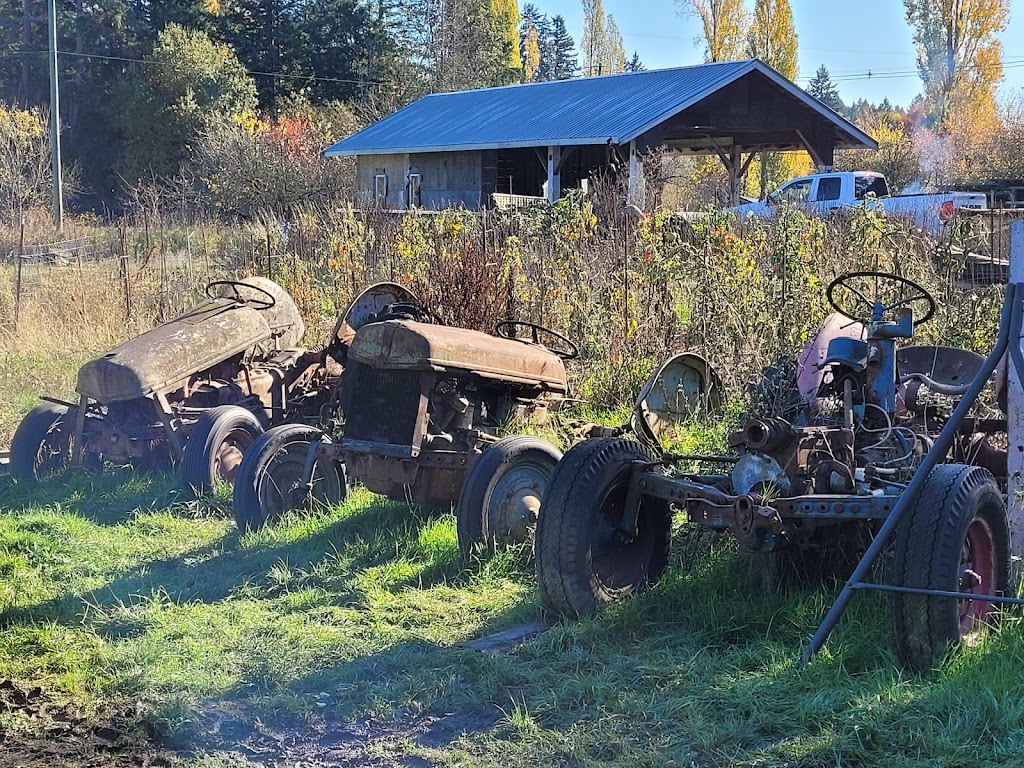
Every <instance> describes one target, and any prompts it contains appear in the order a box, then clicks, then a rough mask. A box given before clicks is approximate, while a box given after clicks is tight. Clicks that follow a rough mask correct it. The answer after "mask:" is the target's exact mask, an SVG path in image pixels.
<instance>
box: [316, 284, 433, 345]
mask: <svg viewBox="0 0 1024 768" xmlns="http://www.w3.org/2000/svg"><path fill="white" fill-rule="evenodd" d="M395 304H408V305H410V306H419V299H417V298H416V296H415V295H413V293H412V291H410V290H409V289H408V288H403V287H402V286H401V285H398V284H397V283H377V284H376V285H371V286H370V287H369V288H367V289H366V290H365V291H363V292H362V293H360V294H359V295H358V296H356V297H355V298H354V299H353V300H352V301H351V302H350V303H349V305H348V306H347V307H346V308H345V311H344V312H343V313H342V314H341V317H340V318H338V323H337V325H335V327H334V333H332V334H331V338H332V339H334V340H336V341H338V342H340V343H341V344H344V345H345V346H349V345H351V343H352V340H353V339H354V338H355V336H356V331H358V330H359V329H360V328H362V327H363V326H364V325H366V324H367V323H371V322H374V321H375V320H376V319H377V318H378V317H379V316H380V315H381V314H382V313H384V312H386V311H387V310H388V309H389V308H390V307H393V306H394V305H395Z"/></svg>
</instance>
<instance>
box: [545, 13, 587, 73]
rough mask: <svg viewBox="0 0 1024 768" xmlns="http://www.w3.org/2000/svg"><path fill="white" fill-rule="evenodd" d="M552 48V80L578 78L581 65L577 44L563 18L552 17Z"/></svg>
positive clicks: (550, 37)
mask: <svg viewBox="0 0 1024 768" xmlns="http://www.w3.org/2000/svg"><path fill="white" fill-rule="evenodd" d="M549 39H550V40H551V48H552V61H553V64H552V67H551V77H550V79H551V80H568V79H570V78H573V77H576V75H577V73H578V72H579V68H580V67H579V64H578V63H577V58H576V44H575V43H574V42H573V39H572V36H571V35H570V34H569V31H568V30H567V29H566V28H565V19H564V18H562V17H561V16H552V17H551V34H550V36H549Z"/></svg>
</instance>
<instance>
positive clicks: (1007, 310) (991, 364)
mask: <svg viewBox="0 0 1024 768" xmlns="http://www.w3.org/2000/svg"><path fill="white" fill-rule="evenodd" d="M1022 298H1024V283H1009V284H1007V286H1006V291H1005V293H1004V295H1003V311H1002V313H1001V314H1000V318H999V334H998V336H997V337H996V343H995V346H994V347H993V349H992V351H991V352H990V353H989V355H988V357H987V358H985V362H984V363H983V364H982V366H981V370H979V371H978V375H977V376H975V377H974V381H972V382H971V386H970V387H969V388H968V390H967V392H966V393H965V394H964V397H963V399H962V400H960V402H959V403H957V406H956V408H954V409H953V413H952V414H951V415H950V417H949V420H948V421H947V422H946V423H945V425H943V427H942V431H941V432H939V434H938V436H937V437H936V438H935V442H934V443H933V445H932V447H931V449H930V450H929V451H928V453H926V454H925V456H924V459H922V460H921V465H920V466H919V467H918V468H917V472H915V473H914V477H913V478H912V479H911V481H910V483H909V484H908V485H907V489H906V490H905V491H904V492H903V493H901V494H900V497H899V499H898V500H897V501H896V504H895V506H894V507H893V508H892V512H890V513H889V516H888V517H886V519H885V522H884V523H882V527H881V528H879V529H878V533H877V534H876V535H875V538H874V540H873V541H872V542H871V546H869V547H868V549H867V551H866V552H865V553H864V556H863V557H862V558H861V559H860V562H859V563H857V567H856V568H854V570H853V573H852V574H850V578H849V580H847V582H846V585H845V586H844V587H843V589H842V591H841V592H840V593H839V596H838V597H837V598H836V601H835V603H833V604H832V607H831V608H830V609H829V612H828V613H827V614H826V615H825V618H824V619H822V622H821V626H819V627H818V631H817V632H815V633H814V637H812V638H811V642H810V643H809V644H808V645H807V647H805V648H804V650H803V653H802V654H801V655H800V661H799V662H798V663H797V669H803V668H804V667H805V666H806V665H807V663H808V662H809V661H810V660H811V659H812V658H813V657H814V655H815V654H816V653H817V652H818V651H820V650H821V649H822V647H823V646H824V645H825V642H826V641H827V640H828V637H829V635H830V634H832V630H833V629H835V626H836V624H837V623H838V622H839V619H840V617H841V616H842V615H843V612H844V611H845V610H846V606H847V605H848V604H849V602H850V600H851V599H852V598H853V595H854V593H855V592H856V590H857V587H855V586H854V585H855V584H859V583H864V577H865V576H867V575H868V572H869V571H870V570H871V568H872V566H874V564H875V561H876V560H877V559H878V556H879V555H880V554H881V553H882V550H883V549H885V546H886V544H888V542H889V539H890V538H891V537H892V534H893V532H894V531H895V530H896V527H897V526H898V525H899V523H900V520H901V518H902V517H903V515H904V514H905V513H906V511H907V509H908V508H909V507H910V505H911V503H912V502H913V501H914V500H915V499H916V498H917V495H918V494H919V493H920V492H921V488H922V487H923V486H924V483H925V480H927V478H928V475H929V474H930V473H931V471H932V469H934V468H935V465H936V464H938V463H939V461H941V460H942V459H943V458H945V456H946V454H947V453H948V452H949V449H950V447H951V446H952V444H953V439H954V438H955V436H956V433H957V431H958V430H959V429H960V424H961V423H962V422H963V420H964V418H966V416H967V414H968V412H969V411H970V409H971V407H972V406H973V405H974V401H975V400H977V399H978V396H979V395H980V394H981V392H982V390H983V389H984V388H985V385H986V384H987V383H988V380H989V377H990V376H991V375H992V373H993V372H994V371H995V369H996V366H997V365H998V364H999V358H1001V357H1002V356H1003V352H1005V351H1006V346H1007V340H1008V339H1009V338H1010V337H1011V334H1013V333H1016V335H1015V336H1014V338H1017V339H1019V338H1020V332H1021V316H1022V311H1021V307H1020V303H1021V299H1022ZM1011 326H1012V327H1011ZM1010 346H1011V354H1012V355H1013V359H1014V363H1015V364H1018V359H1019V360H1020V361H1021V363H1020V364H1021V365H1022V367H1021V368H1020V369H1019V370H1020V371H1021V373H1024V355H1022V353H1021V350H1020V348H1019V347H1020V344H1019V343H1018V344H1017V345H1016V347H1017V350H1016V354H1013V351H1012V349H1013V346H1014V345H1010Z"/></svg>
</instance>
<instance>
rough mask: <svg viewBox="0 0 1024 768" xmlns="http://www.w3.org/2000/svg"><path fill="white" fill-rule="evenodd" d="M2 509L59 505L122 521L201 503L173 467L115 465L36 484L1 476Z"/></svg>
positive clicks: (102, 521) (105, 521)
mask: <svg viewBox="0 0 1024 768" xmlns="http://www.w3.org/2000/svg"><path fill="white" fill-rule="evenodd" d="M0 493H2V494H3V501H2V502H0V512H3V513H6V514H18V513H23V512H31V511H35V510H39V509H45V508H54V507H59V508H62V509H66V510H68V511H71V512H74V513H75V514H77V515H80V516H81V517H83V518H85V519H86V520H90V521H92V522H94V523H97V524H99V525H119V524H121V523H123V522H125V520H127V519H128V518H130V517H131V515H132V514H133V513H135V512H137V511H138V510H158V509H166V508H168V507H171V508H174V507H177V506H180V505H182V504H190V505H192V506H199V505H201V504H202V503H203V502H202V501H201V500H195V499H194V498H193V497H192V496H191V494H189V493H187V492H186V491H184V490H182V489H181V488H180V486H179V480H178V478H177V477H176V476H175V475H174V474H172V473H169V472H158V471H144V470H138V469H134V468H132V467H116V468H112V469H110V470H108V471H106V472H103V473H99V472H90V471H88V470H76V471H72V472H68V473H66V474H65V475H63V476H61V477H57V478H52V479H48V480H43V481H41V482H38V483H34V484H27V483H16V482H14V481H13V480H12V479H11V478H10V477H3V478H0Z"/></svg>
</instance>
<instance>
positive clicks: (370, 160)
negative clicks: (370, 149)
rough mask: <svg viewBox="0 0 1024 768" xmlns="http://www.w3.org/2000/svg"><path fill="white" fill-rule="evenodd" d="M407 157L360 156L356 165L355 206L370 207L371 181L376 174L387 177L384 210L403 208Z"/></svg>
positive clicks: (404, 204)
mask: <svg viewBox="0 0 1024 768" xmlns="http://www.w3.org/2000/svg"><path fill="white" fill-rule="evenodd" d="M407 157H408V155H362V156H360V157H359V158H358V163H357V164H356V168H357V170H356V180H357V181H356V189H357V190H358V191H357V193H356V195H357V199H356V205H359V206H368V207H372V206H373V205H375V204H376V201H375V200H374V196H373V180H374V177H376V176H377V175H378V174H385V175H386V176H387V177H388V192H387V199H386V200H385V201H384V206H383V207H384V208H393V209H397V208H405V207H406V202H405V181H406V176H405V169H406V158H407Z"/></svg>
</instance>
